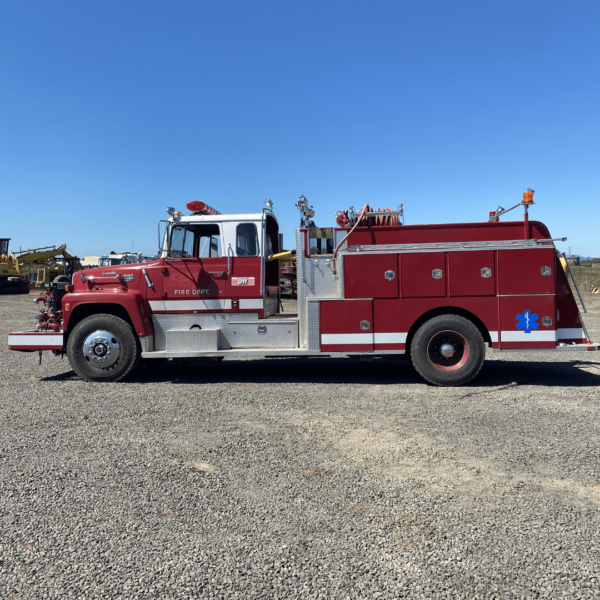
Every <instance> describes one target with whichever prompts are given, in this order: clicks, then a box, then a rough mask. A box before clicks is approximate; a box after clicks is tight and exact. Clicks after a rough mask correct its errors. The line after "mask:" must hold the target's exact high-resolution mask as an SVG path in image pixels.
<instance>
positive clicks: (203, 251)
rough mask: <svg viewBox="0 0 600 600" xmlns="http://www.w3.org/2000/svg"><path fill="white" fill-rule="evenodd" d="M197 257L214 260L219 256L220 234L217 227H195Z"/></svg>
mask: <svg viewBox="0 0 600 600" xmlns="http://www.w3.org/2000/svg"><path fill="white" fill-rule="evenodd" d="M195 229H196V233H197V235H198V256H199V257H200V258H214V257H217V256H221V233H220V231H219V226H218V225H197V226H196V227H195Z"/></svg>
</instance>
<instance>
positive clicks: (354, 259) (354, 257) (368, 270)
mask: <svg viewBox="0 0 600 600" xmlns="http://www.w3.org/2000/svg"><path fill="white" fill-rule="evenodd" d="M398 279H399V277H398V255H397V254H346V256H344V296H345V297H346V298H397V297H398Z"/></svg>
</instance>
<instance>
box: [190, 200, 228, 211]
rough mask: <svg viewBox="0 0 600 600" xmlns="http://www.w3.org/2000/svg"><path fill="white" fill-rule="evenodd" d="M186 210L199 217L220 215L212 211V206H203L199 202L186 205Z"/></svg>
mask: <svg viewBox="0 0 600 600" xmlns="http://www.w3.org/2000/svg"><path fill="white" fill-rule="evenodd" d="M186 206H187V209H188V210H189V211H190V212H192V213H193V214H201V215H220V214H221V213H220V212H219V211H218V210H216V209H214V208H213V207H212V206H209V205H208V204H205V203H204V202H200V200H192V201H191V202H188V203H187V204H186Z"/></svg>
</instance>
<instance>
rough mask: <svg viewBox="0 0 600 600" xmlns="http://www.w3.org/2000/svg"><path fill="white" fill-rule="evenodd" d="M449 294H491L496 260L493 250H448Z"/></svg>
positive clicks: (494, 290) (493, 285)
mask: <svg viewBox="0 0 600 600" xmlns="http://www.w3.org/2000/svg"><path fill="white" fill-rule="evenodd" d="M449 257H450V295H451V296H454V297H456V296H493V295H494V294H495V293H496V261H495V257H494V251H493V250H480V251H477V252H471V251H463V252H450V253H449Z"/></svg>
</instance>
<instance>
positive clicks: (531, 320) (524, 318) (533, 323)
mask: <svg viewBox="0 0 600 600" xmlns="http://www.w3.org/2000/svg"><path fill="white" fill-rule="evenodd" d="M538 319H539V317H538V315H537V313H533V314H531V311H530V310H524V311H523V314H521V313H519V314H518V315H517V329H523V331H524V332H525V333H531V330H532V329H537V328H538V327H539V326H540V324H539V323H538V322H537V320H538Z"/></svg>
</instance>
